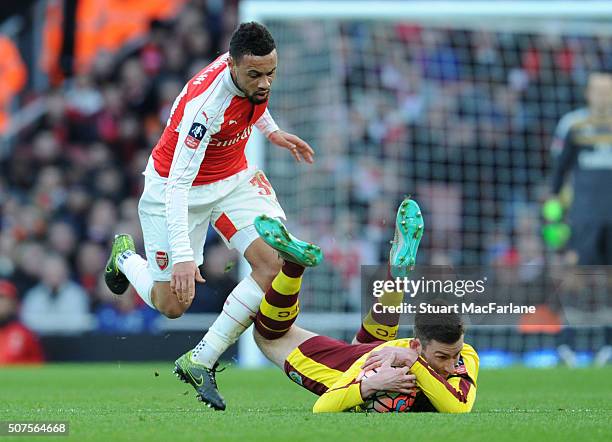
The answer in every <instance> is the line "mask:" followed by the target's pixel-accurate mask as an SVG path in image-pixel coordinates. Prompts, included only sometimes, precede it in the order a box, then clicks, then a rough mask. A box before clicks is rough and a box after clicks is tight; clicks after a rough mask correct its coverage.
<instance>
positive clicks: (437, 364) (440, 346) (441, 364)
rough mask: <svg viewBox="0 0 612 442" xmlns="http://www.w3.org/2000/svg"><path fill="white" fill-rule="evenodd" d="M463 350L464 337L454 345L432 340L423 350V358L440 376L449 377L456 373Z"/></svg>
mask: <svg viewBox="0 0 612 442" xmlns="http://www.w3.org/2000/svg"><path fill="white" fill-rule="evenodd" d="M461 349H463V336H461V338H459V340H458V341H457V342H455V343H454V344H444V343H443V342H438V341H435V340H431V341H429V342H428V343H427V345H426V346H425V347H423V348H422V350H421V356H423V359H425V360H426V361H427V363H428V364H429V365H430V367H431V368H433V369H434V370H435V371H436V372H437V373H438V374H440V375H442V376H444V377H447V376H449V375H451V374H453V372H454V371H455V365H457V362H458V361H459V355H460V354H461Z"/></svg>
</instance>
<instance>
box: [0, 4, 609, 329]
mask: <svg viewBox="0 0 612 442" xmlns="http://www.w3.org/2000/svg"><path fill="white" fill-rule="evenodd" d="M211 5H217V6H218V7H216V8H211V7H210V6H211ZM219 5H220V7H219ZM236 16H237V15H236V7H235V4H234V2H225V4H224V2H215V1H198V0H193V1H191V2H188V3H187V4H186V6H185V8H184V9H183V10H182V11H181V12H180V13H179V14H178V16H176V17H175V18H174V19H173V20H170V21H166V22H162V21H153V22H151V24H150V31H149V33H148V34H147V35H146V39H145V41H142V42H140V44H138V45H136V46H133V47H132V49H131V50H129V51H122V52H121V53H116V54H110V53H104V52H101V53H99V54H98V55H97V57H96V58H95V59H94V61H93V63H92V68H91V70H90V71H89V72H88V73H86V74H79V75H77V76H76V77H74V78H72V79H67V80H65V81H64V84H63V85H62V86H61V87H58V88H56V89H53V90H50V91H49V92H48V93H47V94H46V96H45V98H46V102H47V109H48V110H47V112H46V113H45V115H44V116H43V118H42V119H41V120H40V121H38V122H37V123H36V124H35V125H33V126H32V127H29V128H27V129H26V130H24V131H23V132H22V133H21V134H20V135H19V137H18V139H17V142H16V144H15V146H14V148H13V149H12V150H11V151H10V153H9V154H8V155H7V156H6V157H3V158H1V159H0V170H1V174H0V228H1V230H0V278H5V279H9V280H10V281H12V283H13V284H14V286H15V293H16V295H15V298H16V299H17V300H18V301H19V302H20V303H21V307H20V309H19V310H20V316H21V318H22V320H23V321H24V323H25V324H26V325H28V326H29V327H30V328H32V329H34V330H36V331H39V332H43V333H63V332H79V331H85V330H88V331H93V330H97V331H99V332H107V333H139V332H155V331H157V327H158V325H157V324H158V322H157V320H158V315H157V314H156V312H154V311H153V310H151V309H148V308H147V307H146V306H144V305H143V304H142V302H141V301H140V300H139V298H138V297H136V296H134V294H133V293H132V292H128V293H127V294H126V295H124V296H121V297H116V296H113V295H112V294H111V293H110V292H109V291H108V290H107V288H106V286H105V285H104V283H103V281H102V279H101V274H102V271H103V269H104V266H105V261H106V259H107V254H108V250H109V244H110V241H111V239H112V237H113V235H114V234H115V233H117V232H127V233H130V234H132V235H133V236H134V238H135V239H136V243H137V249H138V250H139V251H142V250H143V248H142V233H141V230H140V225H139V221H138V218H137V216H138V215H137V203H138V198H139V195H140V193H141V190H142V185H143V178H142V176H141V173H142V171H143V170H144V167H145V163H146V160H147V157H148V155H149V154H150V151H151V149H152V147H153V146H154V145H155V143H156V142H157V140H158V138H159V135H160V134H161V131H162V129H163V127H164V125H165V123H166V120H167V118H168V116H169V112H170V108H171V106H172V103H173V101H174V99H175V97H176V96H177V95H178V94H179V92H180V90H181V88H182V86H183V84H184V83H185V81H186V79H187V78H190V77H191V76H192V75H194V74H195V73H196V72H197V71H198V70H200V69H201V68H202V67H203V66H205V65H207V64H208V63H210V62H211V61H212V60H213V59H214V58H215V57H216V55H218V54H219V53H220V52H223V51H225V50H226V48H227V46H228V38H229V36H230V34H231V32H232V31H233V29H234V28H235V26H236ZM270 30H271V32H272V34H273V35H274V36H275V38H276V39H277V44H278V45H279V75H278V78H277V80H276V84H275V85H274V87H273V93H272V99H271V110H272V114H273V115H274V117H275V119H276V120H277V122H279V125H280V126H281V127H283V128H284V129H287V130H289V131H292V132H294V133H296V134H298V135H299V136H300V137H302V138H304V139H306V140H308V141H309V142H310V143H311V144H312V145H313V146H314V148H315V150H316V151H317V166H316V167H313V168H310V169H307V168H294V166H293V165H291V163H290V162H291V161H292V160H291V158H290V156H289V155H288V154H287V153H286V152H285V151H284V150H280V149H273V148H272V149H270V151H269V153H268V160H267V165H266V167H265V170H266V173H267V174H268V177H269V178H270V180H271V182H272V184H273V185H274V187H275V189H276V192H277V195H278V197H279V200H280V202H281V204H282V205H283V207H285V209H286V211H287V214H288V216H289V225H290V226H291V227H292V228H294V229H295V230H296V231H297V232H298V233H299V234H302V235H303V236H304V237H306V238H313V239H317V240H318V241H319V242H320V243H321V245H322V247H323V249H324V251H325V254H326V264H325V266H323V268H322V269H320V270H317V271H319V272H321V273H319V274H320V275H324V274H325V277H321V278H312V279H311V280H310V281H308V282H307V288H306V289H305V292H306V293H305V295H304V305H306V306H309V307H314V308H319V309H325V310H329V309H357V308H358V306H359V299H358V298H359V295H358V291H359V274H360V265H362V264H376V263H380V262H384V260H385V259H386V256H387V254H388V247H389V246H388V241H389V240H390V239H391V238H392V234H393V222H394V217H393V216H394V211H395V208H396V204H397V202H399V201H400V200H401V198H402V197H403V196H404V195H405V194H412V195H413V196H414V197H415V198H416V199H417V200H418V201H419V202H420V204H421V206H422V208H423V210H424V212H425V219H426V223H427V225H426V234H425V236H424V240H423V245H422V248H421V250H422V252H420V255H419V262H421V263H432V264H505V265H517V264H526V263H531V264H533V263H536V264H537V263H542V261H543V259H544V255H545V251H544V248H543V245H542V242H541V240H540V236H539V227H540V220H539V204H540V203H541V201H542V200H543V198H544V197H545V195H546V192H547V188H548V183H547V174H548V172H549V168H550V152H549V148H550V141H551V138H552V134H553V132H554V129H555V126H556V124H557V122H558V120H559V118H560V117H561V116H562V115H563V114H564V113H566V112H568V111H570V110H572V109H574V108H576V107H578V106H581V105H583V104H584V101H583V89H584V86H585V83H586V80H587V77H588V74H589V72H592V71H594V70H610V69H612V43H611V41H612V40H610V39H609V38H605V37H593V36H578V35H576V36H568V35H561V34H560V33H555V32H548V33H541V34H537V35H536V34H530V33H505V32H485V31H482V32H480V31H465V30H449V29H443V28H435V27H434V28H422V27H419V26H415V25H408V24H394V25H389V24H387V23H379V22H367V23H359V24H351V23H346V24H343V25H338V30H339V31H338V33H335V32H332V33H330V32H329V27H326V25H321V24H317V23H311V22H300V23H297V22H289V23H274V22H272V23H270ZM236 260H237V257H236V255H235V253H234V252H230V251H228V250H227V249H226V248H225V246H224V245H223V244H222V243H220V242H219V240H218V238H216V234H215V232H214V230H211V231H210V232H209V235H208V242H207V247H206V255H205V258H204V263H205V264H204V269H203V274H204V277H205V278H206V280H207V283H206V284H205V285H203V286H199V287H198V294H197V295H196V298H195V300H194V303H193V305H192V307H191V309H190V310H189V312H209V311H218V310H220V308H221V306H222V304H223V302H224V299H225V296H226V295H227V293H229V292H230V290H231V288H232V287H233V286H234V285H235V283H236V267H235V266H234V265H233V264H234V263H235V262H236ZM340 290H342V291H347V290H348V291H349V293H351V295H350V296H349V297H344V296H339V295H338V293H337V292H338V291H340Z"/></svg>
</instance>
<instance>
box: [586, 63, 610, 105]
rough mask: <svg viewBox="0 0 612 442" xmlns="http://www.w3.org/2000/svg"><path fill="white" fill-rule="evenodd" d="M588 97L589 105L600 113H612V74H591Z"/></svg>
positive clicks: (587, 91)
mask: <svg viewBox="0 0 612 442" xmlns="http://www.w3.org/2000/svg"><path fill="white" fill-rule="evenodd" d="M586 97H587V101H588V103H589V107H590V108H591V110H592V111H593V112H595V113H596V114H599V115H610V114H612V75H609V74H600V73H596V74H591V75H590V76H589V83H588V85H587V90H586Z"/></svg>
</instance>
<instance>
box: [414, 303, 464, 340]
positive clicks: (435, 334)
mask: <svg viewBox="0 0 612 442" xmlns="http://www.w3.org/2000/svg"><path fill="white" fill-rule="evenodd" d="M430 306H434V307H441V308H444V307H448V304H447V303H446V302H444V301H440V300H436V301H433V302H431V303H430ZM464 332H465V327H464V324H463V319H462V318H461V316H460V315H459V314H458V313H453V312H450V313H420V312H419V313H417V314H416V315H415V318H414V336H415V337H416V338H419V340H420V341H421V344H422V345H423V347H426V346H427V344H428V343H429V341H431V340H435V341H438V342H441V343H443V344H454V343H455V342H457V341H458V340H459V338H461V336H462V335H463V333H464Z"/></svg>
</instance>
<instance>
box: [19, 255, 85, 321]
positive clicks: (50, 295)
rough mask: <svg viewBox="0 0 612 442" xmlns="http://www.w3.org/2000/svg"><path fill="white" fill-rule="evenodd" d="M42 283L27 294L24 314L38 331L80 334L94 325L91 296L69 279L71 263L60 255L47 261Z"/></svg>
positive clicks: (23, 316) (24, 302) (46, 259)
mask: <svg viewBox="0 0 612 442" xmlns="http://www.w3.org/2000/svg"><path fill="white" fill-rule="evenodd" d="M43 263H44V265H43V266H42V280H41V282H40V283H39V284H38V285H36V286H34V287H33V288H31V289H30V290H28V292H27V293H26V294H25V296H24V300H23V307H22V310H21V317H22V319H23V322H24V323H25V324H26V325H27V326H28V327H30V328H32V329H33V330H35V331H36V332H38V333H64V332H65V333H79V332H83V331H86V330H88V329H89V328H90V317H89V314H88V313H89V299H88V297H87V293H86V292H85V291H84V290H83V289H82V288H81V286H80V285H78V284H76V283H74V282H72V281H71V280H70V279H69V274H68V264H67V263H66V260H65V259H64V258H63V257H61V256H59V255H47V256H46V258H45V259H44V261H43Z"/></svg>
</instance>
